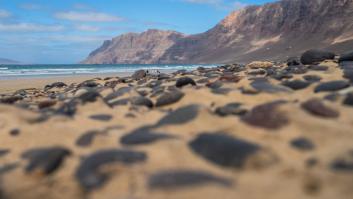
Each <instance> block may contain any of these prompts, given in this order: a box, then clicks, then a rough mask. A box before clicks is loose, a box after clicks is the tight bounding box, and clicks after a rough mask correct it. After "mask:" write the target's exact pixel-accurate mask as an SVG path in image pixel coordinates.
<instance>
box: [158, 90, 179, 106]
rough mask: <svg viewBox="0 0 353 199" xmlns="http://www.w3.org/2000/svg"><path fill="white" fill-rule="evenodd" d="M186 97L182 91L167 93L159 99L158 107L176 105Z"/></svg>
mask: <svg viewBox="0 0 353 199" xmlns="http://www.w3.org/2000/svg"><path fill="white" fill-rule="evenodd" d="M184 95H185V94H184V93H182V92H181V91H171V92H165V93H164V94H162V95H161V96H160V97H159V98H158V99H157V102H156V106H157V107H160V106H166V105H170V104H174V103H176V102H178V101H179V100H181V99H182V98H183V97H184Z"/></svg>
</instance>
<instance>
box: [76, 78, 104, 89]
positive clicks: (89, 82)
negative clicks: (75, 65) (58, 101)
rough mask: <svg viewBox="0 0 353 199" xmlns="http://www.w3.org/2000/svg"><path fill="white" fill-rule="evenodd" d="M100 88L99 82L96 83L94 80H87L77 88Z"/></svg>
mask: <svg viewBox="0 0 353 199" xmlns="http://www.w3.org/2000/svg"><path fill="white" fill-rule="evenodd" d="M98 86H100V84H99V83H97V82H95V81H93V80H87V81H84V82H82V83H81V84H79V85H78V86H77V87H78V88H81V87H87V88H95V87H98Z"/></svg>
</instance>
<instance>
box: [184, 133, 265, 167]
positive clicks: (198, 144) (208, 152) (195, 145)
mask: <svg viewBox="0 0 353 199" xmlns="http://www.w3.org/2000/svg"><path fill="white" fill-rule="evenodd" d="M189 146H190V148H191V149H192V150H193V151H194V152H195V153H196V154H198V155H200V156H202V157H203V158H205V159H207V160H209V161H211V162H213V163H215V164H218V165H221V166H224V167H235V168H242V167H243V166H244V165H245V163H246V160H247V159H248V157H250V156H251V155H253V154H255V153H256V152H257V151H258V150H259V149H260V146H259V145H257V144H253V143H250V142H248V141H245V140H242V139H237V138H233V137H230V136H228V135H224V134H221V133H214V134H210V133H202V134H200V135H199V136H198V137H197V138H196V139H195V140H193V141H191V142H190V143H189Z"/></svg>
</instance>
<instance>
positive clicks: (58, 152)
mask: <svg viewBox="0 0 353 199" xmlns="http://www.w3.org/2000/svg"><path fill="white" fill-rule="evenodd" d="M70 154H71V152H70V150H68V149H66V148H63V147H51V148H38V149H32V150H29V151H27V152H25V153H23V154H22V157H23V158H24V159H28V160H29V164H28V165H27V166H26V169H25V170H26V172H27V173H32V172H36V171H40V172H43V174H45V175H48V174H52V173H53V172H54V171H56V170H57V169H58V168H59V167H60V166H61V164H62V163H63V162H64V159H65V158H66V157H67V156H69V155H70Z"/></svg>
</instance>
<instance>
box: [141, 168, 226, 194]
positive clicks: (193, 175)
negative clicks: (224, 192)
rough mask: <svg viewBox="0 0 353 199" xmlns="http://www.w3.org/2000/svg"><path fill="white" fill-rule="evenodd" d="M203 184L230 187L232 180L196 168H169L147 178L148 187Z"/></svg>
mask: <svg viewBox="0 0 353 199" xmlns="http://www.w3.org/2000/svg"><path fill="white" fill-rule="evenodd" d="M205 184H217V185H221V186H224V187H230V186H231V185H232V181H231V180H229V179H226V178H223V177H218V176H214V175H212V174H210V173H208V172H203V171H196V170H169V171H161V172H158V173H155V174H153V175H151V176H150V177H149V179H148V187H149V188H150V189H161V190H173V189H179V188H184V187H185V188H190V187H191V186H201V185H205Z"/></svg>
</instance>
